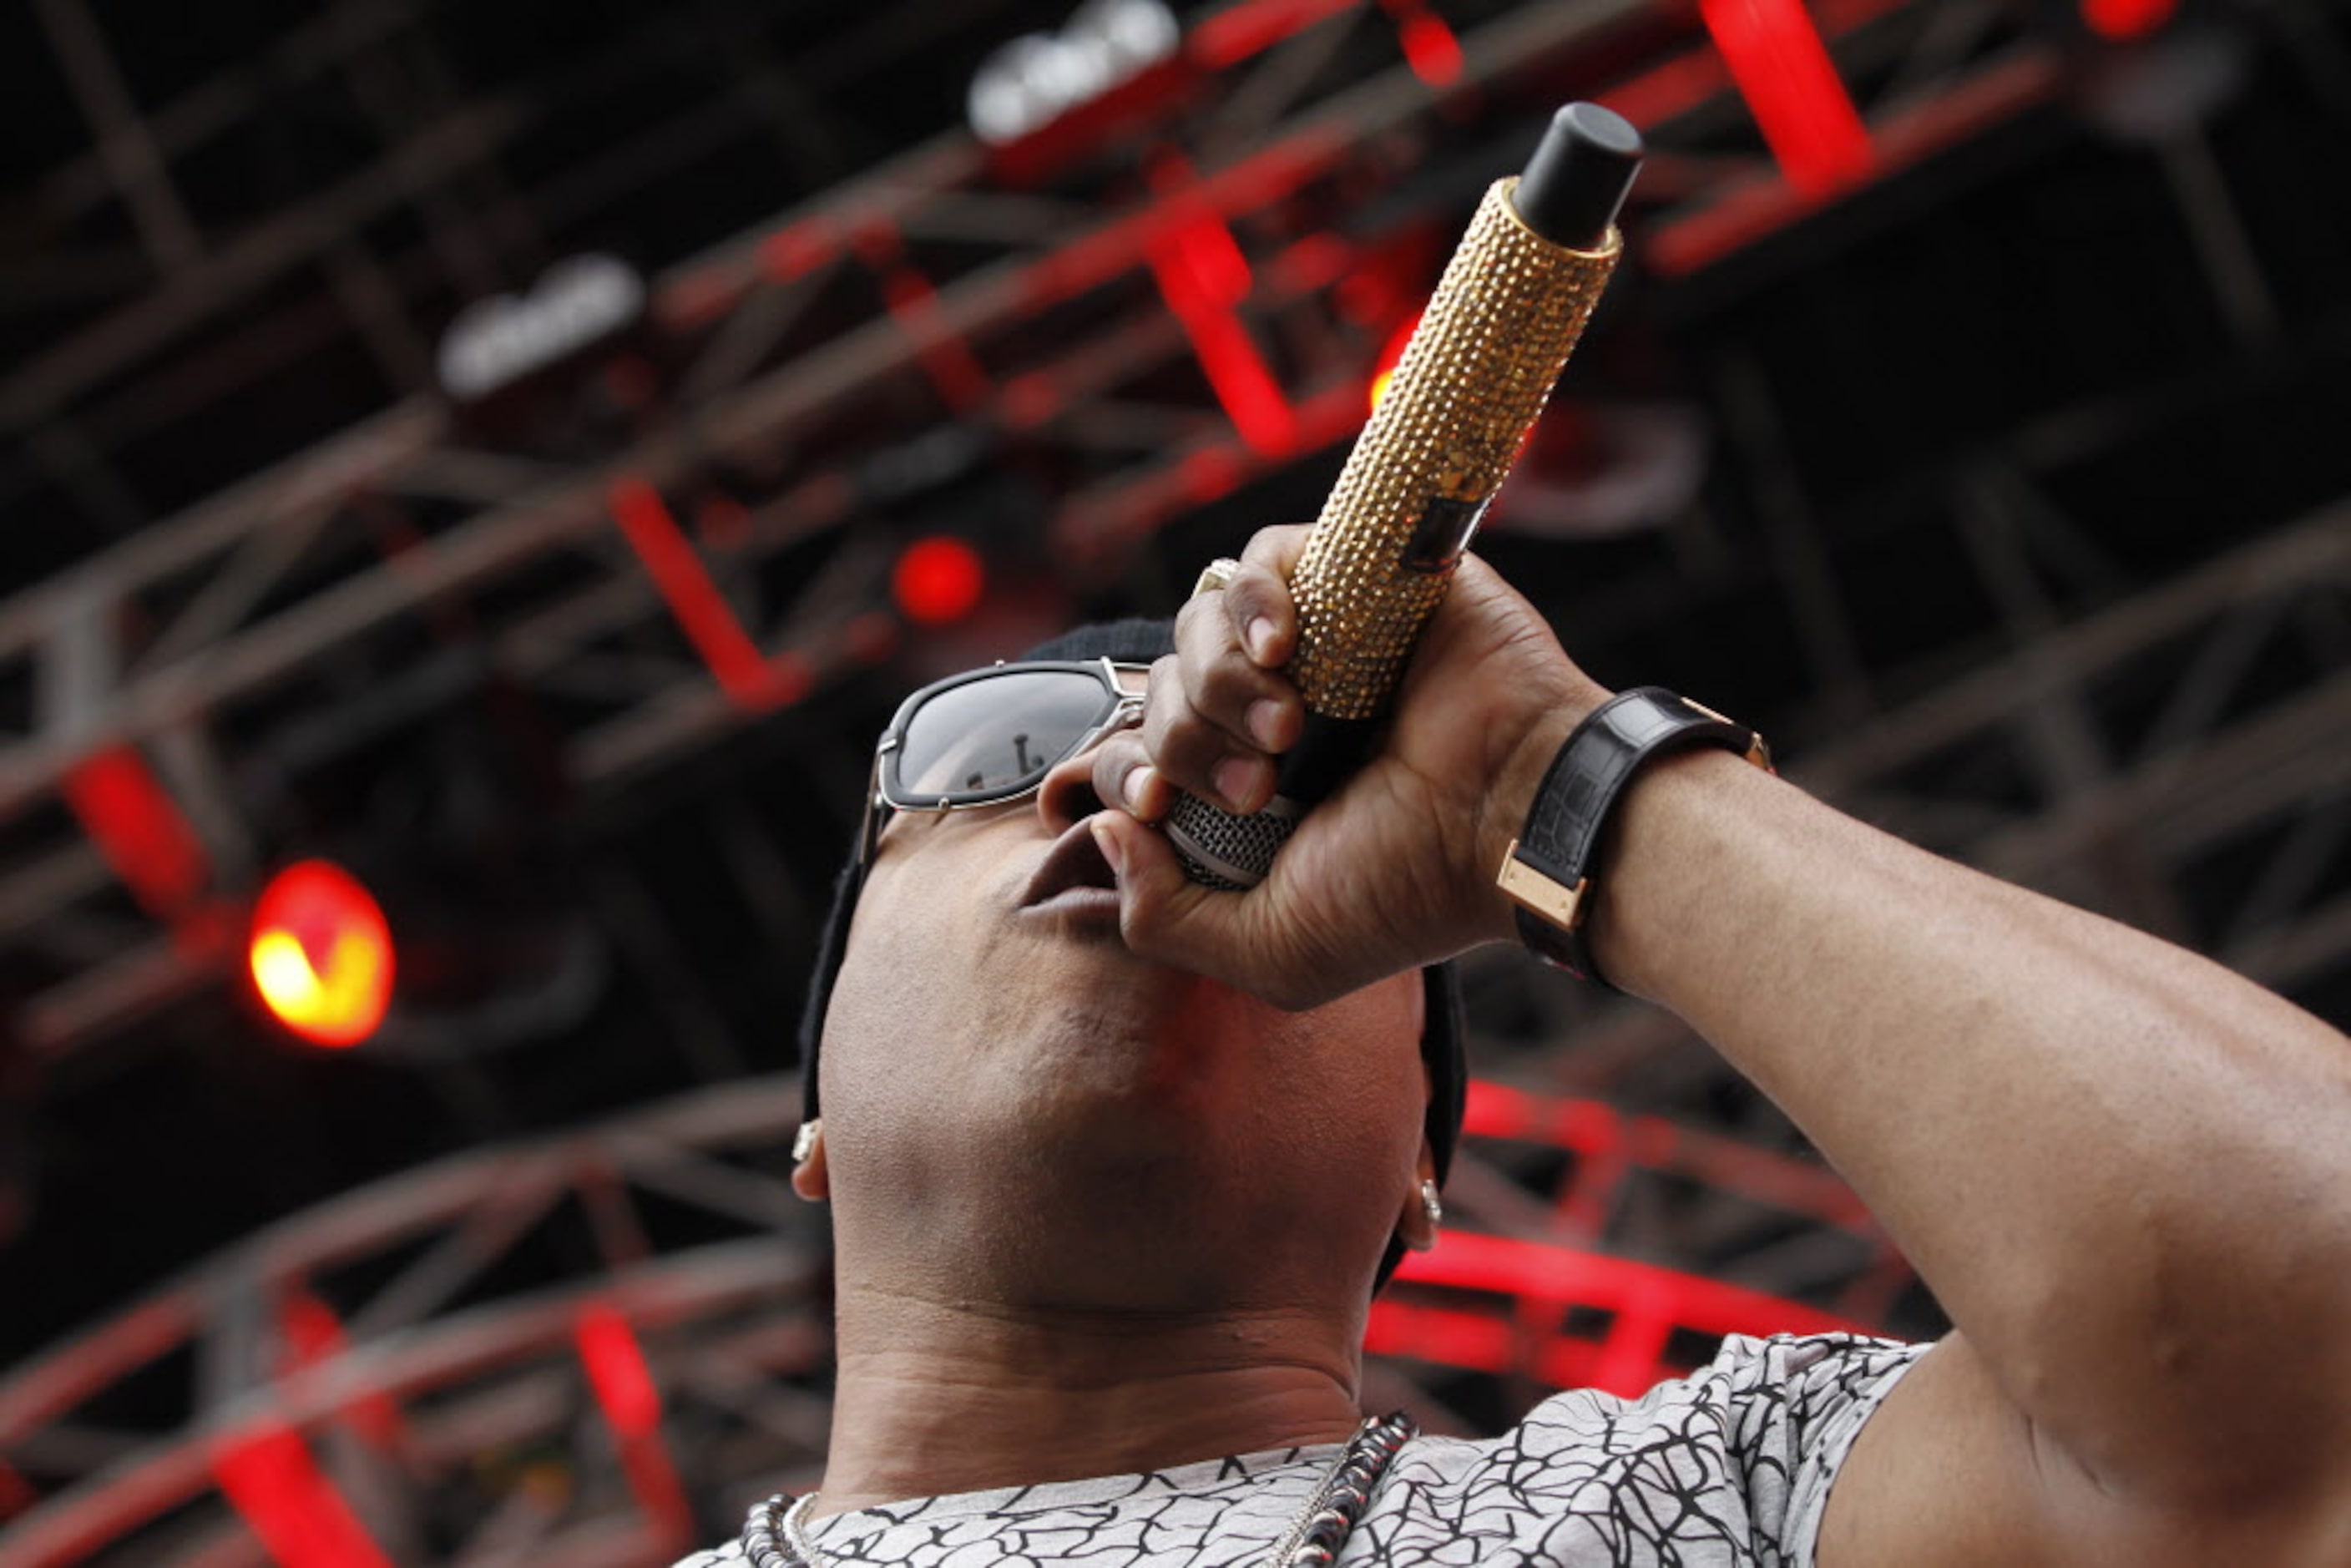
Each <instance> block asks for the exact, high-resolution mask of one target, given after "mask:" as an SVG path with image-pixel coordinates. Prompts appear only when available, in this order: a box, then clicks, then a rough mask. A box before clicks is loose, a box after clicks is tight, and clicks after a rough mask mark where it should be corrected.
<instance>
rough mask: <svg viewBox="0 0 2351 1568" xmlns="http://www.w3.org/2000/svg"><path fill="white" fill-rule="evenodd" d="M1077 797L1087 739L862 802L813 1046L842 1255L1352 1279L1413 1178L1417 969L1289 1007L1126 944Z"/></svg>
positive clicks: (1140, 1294) (1060, 1289)
mask: <svg viewBox="0 0 2351 1568" xmlns="http://www.w3.org/2000/svg"><path fill="white" fill-rule="evenodd" d="M1097 809H1099V803H1098V802H1097V801H1096V800H1095V799H1094V797H1093V794H1092V789H1091V785H1090V783H1089V781H1088V777H1087V769H1086V758H1085V756H1084V754H1082V753H1081V754H1080V755H1079V756H1077V757H1073V758H1068V759H1065V760H1064V761H1063V762H1061V764H1060V765H1059V766H1057V767H1056V768H1054V769H1053V771H1052V772H1051V773H1050V775H1049V777H1048V778H1047V779H1046V783H1045V786H1044V788H1043V789H1042V790H1040V793H1039V794H1038V795H1037V796H1035V797H1034V798H1032V799H1029V800H1019V801H1015V802H1010V803H1006V804H1000V805H995V806H986V807H977V808H974V809H970V810H956V811H950V812H945V813H931V812H901V813H896V814H893V816H892V817H891V818H890V819H889V820H888V821H887V822H886V823H885V824H884V826H883V831H882V832H881V835H880V837H879V840H878V841H877V843H876V847H875V852H874V855H873V859H872V863H871V865H870V866H869V868H868V872H867V875H866V881H865V885H864V890H863V892H862V895H861V897H860V899H859V903H858V907H857V912H856V917H855V921H854V923H853V925H852V928H851V935H850V939H849V944H848V947H847V951H846V954H845V956H844V958H843V962H842V965H841V976H840V979H839V981H838V983H837V985H836V986H835V988H834V990H833V993H832V998H831V1006H830V1009H829V1011H828V1014H827V1018H826V1025H825V1040H824V1047H823V1056H822V1065H821V1071H822V1073H823V1078H824V1082H823V1088H822V1094H823V1103H824V1110H825V1144H826V1150H827V1157H828V1167H829V1174H830V1181H831V1197H832V1201H833V1206H834V1213H835V1227H836V1234H837V1237H838V1239H839V1243H840V1246H841V1253H842V1256H843V1260H844V1265H845V1267H846V1266H850V1265H852V1264H853V1266H855V1267H857V1268H858V1269H860V1270H864V1271H866V1272H867V1276H868V1278H869V1279H870V1278H872V1277H873V1276H874V1275H875V1274H877V1273H878V1274H879V1275H880V1276H882V1277H883V1278H885V1279H891V1280H893V1281H894V1284H895V1287H896V1288H907V1289H934V1288H950V1287H947V1286H946V1285H944V1284H943V1283H942V1276H944V1277H945V1278H946V1279H949V1280H955V1281H959V1283H958V1284H956V1285H955V1286H954V1287H952V1288H956V1289H973V1290H976V1289H983V1288H986V1289H1002V1290H1008V1291H1015V1292H1026V1293H1029V1294H1030V1295H1032V1296H1034V1297H1037V1298H1040V1299H1041V1298H1050V1299H1052V1300H1055V1301H1063V1302H1065V1303H1067V1304H1071V1305H1085V1304H1118V1303H1132V1302H1138V1301H1140V1302H1158V1303H1168V1302H1171V1301H1174V1300H1175V1299H1176V1298H1189V1297H1192V1296H1197V1295H1207V1296H1214V1295H1216V1294H1217V1293H1218V1292H1224V1293H1229V1292H1230V1291H1232V1290H1234V1289H1236V1288H1240V1287H1243V1286H1245V1287H1246V1288H1248V1289H1249V1290H1250V1291H1253V1292H1270V1293H1271V1294H1272V1295H1275V1296H1278V1297H1287V1296H1288V1295H1290V1294H1293V1293H1296V1292H1298V1291H1311V1290H1313V1289H1327V1288H1328V1286H1329V1283H1330V1281H1331V1278H1332V1275H1333V1274H1336V1275H1338V1276H1341V1277H1348V1276H1353V1275H1360V1277H1361V1280H1362V1281H1364V1282H1367V1281H1368V1280H1369V1277H1370V1274H1371V1270H1372V1268H1373V1265H1374V1262H1375V1261H1376V1260H1377V1259H1378V1257H1379V1255H1380V1252H1381V1249H1383V1247H1384V1245H1385V1243H1386V1241H1387V1239H1388V1237H1389V1235H1390V1234H1391V1232H1392V1230H1393V1228H1394V1227H1395V1223H1396V1215H1397V1211H1398V1207H1399V1205H1400V1204H1402V1203H1404V1202H1405V1201H1406V1200H1408V1198H1409V1197H1410V1195H1411V1193H1412V1191H1413V1190H1414V1188H1415V1187H1416V1184H1417V1182H1418V1180H1419V1179H1420V1177H1421V1176H1422V1175H1424V1174H1426V1173H1425V1170H1424V1168H1423V1165H1424V1162H1425V1160H1426V1151H1425V1150H1424V1148H1423V1145H1422V1136H1421V1121H1422V1115H1423V1112H1424V1109H1425V1106H1426V1099H1427V1082H1426V1074H1425V1072H1424V1071H1423V1069H1422V1066H1421V1062H1420V1058H1419V1051H1418V1040H1419V1035H1420V1027H1421V1006H1422V1001H1421V997H1422V992H1421V986H1420V982H1419V979H1418V977H1416V976H1413V975H1405V976H1400V977H1395V978H1394V979H1391V980H1387V981H1384V982H1382V983H1380V984H1379V985H1376V986H1373V987H1369V988H1365V989H1364V990H1361V991H1358V992H1355V993H1353V995H1350V996H1347V997H1343V998H1340V999H1339V1000H1338V1001H1336V1002H1332V1003H1331V1004H1329V1005H1327V1006H1325V1007H1322V1008H1320V1009H1314V1010H1312V1011H1310V1012H1302V1013H1290V1012H1284V1011H1281V1010H1280V1009H1276V1008H1273V1007H1271V1006H1270V1005H1269V1004H1266V1003H1263V1002H1259V1001H1258V1000H1256V999H1255V998H1249V997H1247V996H1245V995H1242V994H1240V993H1238V992H1236V991H1233V990H1230V989H1228V988H1225V987H1222V986H1220V985H1217V984H1215V983H1214V982H1211V981H1208V980H1205V979H1202V978H1200V977H1197V976H1194V975H1190V974H1186V973H1184V972H1181V971H1178V970H1175V969H1170V968H1165V967H1160V966H1158V965H1155V964H1150V963H1146V962H1144V960H1142V959H1140V958H1137V957H1136V956H1134V954H1133V953H1131V952H1129V951H1128V950H1127V948H1126V946H1125V945H1124V943H1123V941H1122V940H1121V938H1120V936H1119V925H1118V915H1119V905H1118V896H1117V893H1116V890H1115V886H1114V884H1113V879H1112V877H1111V873H1110V869H1109V867H1108V865H1107V864H1106V863H1104V862H1103V861H1102V856H1101V853H1100V852H1099V851H1098V850H1097V849H1096V848H1095V845H1094V841H1093V838H1092V834H1091V833H1090V832H1088V831H1086V828H1085V826H1084V818H1085V817H1086V816H1088V815H1090V814H1091V813H1092V811H1093V810H1097ZM983 1278H992V1279H993V1281H994V1283H993V1284H992V1285H987V1286H983V1284H982V1280H983Z"/></svg>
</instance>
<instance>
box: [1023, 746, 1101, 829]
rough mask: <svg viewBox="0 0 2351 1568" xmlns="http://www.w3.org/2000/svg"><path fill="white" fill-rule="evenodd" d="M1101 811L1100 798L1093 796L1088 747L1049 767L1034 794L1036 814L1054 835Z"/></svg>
mask: <svg viewBox="0 0 2351 1568" xmlns="http://www.w3.org/2000/svg"><path fill="white" fill-rule="evenodd" d="M1099 810H1102V797H1101V796H1099V795H1097V794H1095V793H1094V748H1093V747H1091V746H1089V747H1085V748H1084V749H1083V750H1081V751H1080V752H1078V754H1077V755H1076V756H1074V757H1064V758H1061V760H1060V761H1059V762H1056V763H1055V764H1053V766H1052V768H1051V770H1050V771H1049V772H1048V773H1047V774H1046V775H1045V782H1044V784H1043V786H1042V787H1040V789H1038V791H1037V815H1038V816H1040V817H1041V818H1043V819H1044V821H1045V826H1046V828H1047V830H1048V831H1050V832H1052V833H1054V834H1055V835H1057V836H1058V835H1059V834H1061V833H1063V832H1065V831H1068V830H1069V829H1070V827H1071V825H1072V824H1074V823H1077V822H1081V821H1085V819H1087V818H1088V817H1091V816H1092V815H1093V814H1094V813H1095V812H1096V811H1099Z"/></svg>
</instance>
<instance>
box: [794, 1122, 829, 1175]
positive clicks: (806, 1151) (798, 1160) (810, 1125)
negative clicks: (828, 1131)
mask: <svg viewBox="0 0 2351 1568" xmlns="http://www.w3.org/2000/svg"><path fill="white" fill-rule="evenodd" d="M823 1126H824V1118H823V1117H821V1116H819V1117H816V1118H814V1119H812V1120H810V1121H806V1122H802V1123H801V1124H800V1130H799V1132H797V1133H794V1134H792V1164H794V1165H796V1166H804V1165H806V1164H808V1157H809V1156H810V1155H812V1154H814V1153H816V1135H817V1134H818V1132H819V1131H820V1130H821V1129H822V1128H823Z"/></svg>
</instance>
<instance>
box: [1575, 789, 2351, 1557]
mask: <svg viewBox="0 0 2351 1568" xmlns="http://www.w3.org/2000/svg"><path fill="white" fill-rule="evenodd" d="M1607 863H1608V866H1609V869H1610V872H1611V873H1612V874H1611V877H1610V880H1609V881H1608V882H1607V883H1604V884H1603V885H1604V893H1603V894H1602V903H1601V904H1600V906H1599V909H1598V910H1597V911H1596V912H1595V915H1594V920H1595V927H1594V933H1593V935H1594V939H1595V941H1596V943H1597V945H1598V954H1599V957H1600V961H1601V963H1602V965H1603V966H1604V969H1605V971H1606V972H1607V973H1609V974H1610V975H1611V976H1612V977H1615V978H1616V979H1617V980H1618V982H1619V983H1620V984H1623V985H1625V987H1626V988H1629V989H1633V990H1635V991H1638V992H1640V993H1642V994H1645V995H1648V996H1651V997H1653V998H1656V999H1657V1000H1658V1001H1660V1002H1662V1003H1664V1004H1665V1005H1667V1006H1668V1007H1671V1008H1672V1009H1674V1010H1675V1011H1677V1013H1679V1014H1680V1015H1681V1016H1682V1017H1684V1018H1685V1019H1688V1020H1689V1021H1690V1023H1691V1024H1692V1025H1693V1026H1694V1027H1695V1028H1697V1029H1698V1031H1699V1032H1700V1033H1702V1034H1704V1035H1705V1036H1706V1037H1707V1038H1708V1040H1712V1041H1713V1042H1715V1044H1716V1045H1717V1046H1718V1047H1719V1049H1720V1050H1721V1051H1723V1052H1724V1053H1725V1055H1726V1056H1727V1057H1728V1058H1729V1060H1730V1061H1732V1062H1733V1064H1734V1065H1736V1066H1738V1067H1739V1068H1740V1070H1741V1071H1744V1072H1746V1073H1747V1074H1748V1075H1749V1076H1750V1077H1751V1078H1752V1079H1754V1081H1755V1082H1757V1084H1758V1085H1760V1086H1761V1088H1762V1089H1763V1090H1764V1091H1765V1092H1768V1093H1769V1094H1771V1096H1772V1098H1773V1099H1774V1100H1775V1101H1777V1102H1778V1103H1780V1104H1781V1105H1782V1107H1784V1108H1785V1109H1786V1110H1787V1111H1788V1112H1789V1113H1790V1114H1791V1115H1792V1117H1793V1118H1794V1119H1795V1120H1796V1121H1797V1123H1798V1124H1800V1125H1802V1127H1803V1128H1804V1129H1805V1131H1806V1132H1807V1133H1808V1134H1810V1135H1811V1136H1812V1137H1813V1139H1814V1141H1815V1142H1816V1143H1818V1144H1819V1145H1820V1146H1821V1148H1822V1149H1823V1151H1824V1152H1825V1153H1827V1154H1828V1155H1829V1157H1830V1158H1831V1159H1832V1160H1833V1161H1834V1163H1835V1164H1836V1165H1837V1166H1838V1168H1839V1169H1840V1170H1841V1171H1843V1172H1844V1174H1845V1176H1847V1177H1848V1178H1849V1179H1850V1180H1851V1181H1852V1182H1853V1184H1854V1186H1855V1188H1856V1189H1857V1190H1859V1191H1860V1192H1861V1194H1862V1195H1863V1196H1864V1197H1865V1199H1866V1200H1867V1201H1868V1202H1869V1204H1870V1206H1871V1207H1872V1209H1873V1211H1874V1212H1876V1214H1877V1216H1878V1217H1879V1218H1881V1219H1882V1220H1883V1221H1884V1222H1885V1223H1886V1226H1887V1228H1888V1229H1889V1230H1890V1231H1892V1233H1893V1234H1894V1235H1895V1237H1896V1239H1897V1240H1898V1241H1900V1242H1901V1244H1902V1246H1903V1247H1904V1249H1905V1250H1906V1251H1907V1253H1908V1254H1909V1255H1910V1257H1911V1259H1912V1260H1913V1261H1914V1262H1916V1263H1917V1267H1918V1270H1919V1272H1920V1273H1921V1275H1922V1276H1924V1277H1925V1279H1926V1280H1927V1281H1928V1283H1929V1284H1930V1285H1931V1286H1932V1287H1933V1288H1934V1289H1935V1291H1936V1293H1937V1295H1938V1298H1939V1299H1940V1300H1941V1301H1942V1302H1943V1304H1944V1306H1945V1308H1946V1309H1947V1310H1948V1311H1949V1313H1950V1315H1951V1319H1952V1321H1953V1322H1955V1323H1956V1324H1958V1325H1959V1331H1960V1332H1959V1334H1957V1335H1955V1336H1954V1337H1953V1338H1952V1339H1951V1340H1950V1341H1949V1342H1947V1343H1945V1344H1943V1345H1942V1346H1940V1347H1938V1349H1937V1351H1936V1352H1935V1353H1934V1354H1933V1355H1932V1356H1931V1357H1930V1358H1929V1360H1928V1363H1927V1364H1925V1365H1922V1366H1921V1367H1920V1368H1918V1369H1917V1371H1915V1372H1913V1373H1912V1374H1911V1375H1910V1379H1909V1380H1906V1386H1905V1387H1904V1388H1902V1389H1900V1390H1898V1391H1897V1392H1896V1395H1895V1396H1893V1397H1892V1398H1891V1399H1889V1401H1888V1403H1887V1405H1886V1408H1885V1410H1884V1411H1883V1412H1881V1414H1880V1416H1878V1417H1877V1419H1876V1421H1875V1422H1874V1423H1873V1426H1872V1428H1871V1429H1869V1430H1868V1431H1867V1432H1866V1435H1865V1437H1864V1438H1863V1440H1862V1442H1861V1443H1860V1444H1859V1445H1857V1446H1856V1448H1855V1454H1854V1456H1853V1458H1852V1459H1851V1461H1850V1462H1849V1465H1848V1469H1847V1470H1846V1472H1845V1474H1844V1477H1843V1479H1841V1480H1840V1482H1839V1485H1838V1487H1837V1489H1836V1491H1835V1492H1834V1503H1833V1505H1832V1508H1831V1511H1830V1516H1829V1521H1828V1525H1827V1529H1826V1531H1825V1536H1824V1543H1823V1552H1822V1561H1823V1563H1828V1564H1831V1565H1835V1564H1841V1563H1880V1562H1888V1561H1897V1560H1898V1561H1902V1562H1908V1563H1938V1562H1949V1563H1961V1562H1969V1563H1980V1562H1984V1561H2001V1562H2032V1561H2034V1560H2036V1559H2042V1560H2046V1561H2051V1562H2068V1563H2071V1562H2094V1561H2103V1560H2111V1561H2115V1562H2129V1563H2148V1564H2160V1563H2213V1562H2223V1561H2226V1562H2260V1563H2280V1564H2285V1563H2296V1562H2308V1563H2314V1564H2315V1563H2330V1564H2332V1563H2346V1562H2351V1536H2346V1533H2345V1531H2346V1529H2351V1479H2346V1477H2351V1429H2347V1428H2351V1419H2347V1418H2346V1413H2347V1412H2351V1046H2346V1041H2345V1040H2344V1038H2343V1037H2342V1035H2340V1034H2339V1033H2337V1032H2336V1031H2335V1030H2331V1029H2329V1028H2327V1027H2326V1026H2325V1025H2324V1024H2322V1023H2321V1022H2319V1020H2317V1019H2314V1018H2312V1017H2311V1016H2309V1015H2308V1014H2307V1013H2304V1012H2303V1011H2301V1010H2300V1009H2296V1008H2294V1007H2292V1006H2291V1005H2289V1004H2287V1003H2286V1002H2284V1001H2283V1000H2281V999H2280V998H2276V997H2274V996H2273V995H2271V994H2270V993H2268V992H2266V991H2263V990H2262V989H2260V988H2257V987H2254V986H2252V985H2250V984H2248V983H2247V982H2245V981H2244V980H2242V979H2241V978H2240V977H2237V976H2234V975H2232V974H2231V973H2229V972H2228V971H2227V970H2225V969H2222V968H2220V967H2218V966H2216V965H2213V964H2210V963H2208V962H2206V961H2205V960H2203V959H2201V958H2199V957H2196V956H2193V955H2191V954H2189V953H2186V952H2183V951H2181V950H2180V949H2179V948H2177V947H2173V946H2169V945H2168V944H2165V943H2161V942H2158V941H2156V940H2155V939H2153V938H2151V937H2148V936H2145V935H2143V934H2141V933H2138V932H2136V931H2133V930H2130V929H2128V928H2126V927H2124V926H2121V925H2116V924H2115V923H2113V922H2110V921H2106V920H2104V919H2101V918H2099V917H2097V916H2095V915H2088V914H2085V913H2084V912H2082V911H2080V910H2076V909H2073V908H2069V907H2067V906H2065V905H2064V904H2058V903H2056V902H2054V901H2053V900H2050V899H2046V898H2043V897H2040V896H2038V895H2036V894H2031V893H2027V892H2025V891H2024V890H2022V889H2020V888H2016V887H2012V886H2010V885H2008V884H2006V883H2000V882H1996V881H1994V880H1992V879H1991V878H1989V877H1984V876H1980V875H1978V874H1976V873H1972V872H1970V871H1967V870H1965V869H1964V868H1962V867H1959V866H1957V865H1954V864H1952V863H1950V862H1946V861H1943V860H1939V859H1938V858H1936V857H1934V856H1931V855H1928V854H1926V853H1924V852H1920V851H1918V850H1916V849H1914V848H1912V847H1911V846H1909V845H1907V844H1904V843H1901V842H1900V841H1896V840H1894V839H1892V838H1889V837H1887V836H1886V835H1885V834H1883V833H1879V832H1877V831H1875V830H1872V829H1870V828H1867V827H1865V826H1863V825H1862V824H1860V823H1858V822H1855V821H1853V820H1851V819H1850V818H1847V817H1844V816H1842V815H1840V814H1839V813H1837V812H1835V811H1833V810H1829V809H1828V808H1827V807H1825V806H1823V805H1822V804H1820V803H1819V802H1818V801H1816V800H1813V799H1811V798H1810V797H1808V796H1806V795H1804V794H1803V793H1802V792H1801V791H1799V790H1796V789H1792V788H1790V787H1788V786H1786V785H1783V784H1781V783H1779V782H1778V781H1776V780H1773V779H1767V778H1765V777H1763V776H1762V775H1761V774H1758V773H1756V772H1755V771H1754V770H1753V769H1751V768H1746V767H1744V766H1743V765H1741V764H1740V763H1739V762H1738V761H1737V760H1736V759H1734V758H1729V757H1727V756H1723V757H1716V756H1694V757H1691V758H1687V759H1686V760H1684V761H1679V762H1669V763H1667V764H1665V765H1663V766H1661V767H1660V768H1658V769H1657V771H1656V777H1655V778H1653V779H1648V780H1646V781H1645V782H1644V784H1643V786H1642V787H1641V788H1639V789H1636V790H1635V791H1634V792H1633V793H1632V795H1631V796H1630V797H1629V798H1628V799H1627V800H1626V801H1625V815H1624V818H1623V821H1622V822H1621V824H1620V827H1619V830H1618V839H1617V842H1616V844H1615V845H1614V850H1613V853H1612V855H1611V857H1610V859H1609V861H1608V862H1607ZM2224 1548H2225V1550H2224Z"/></svg>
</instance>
